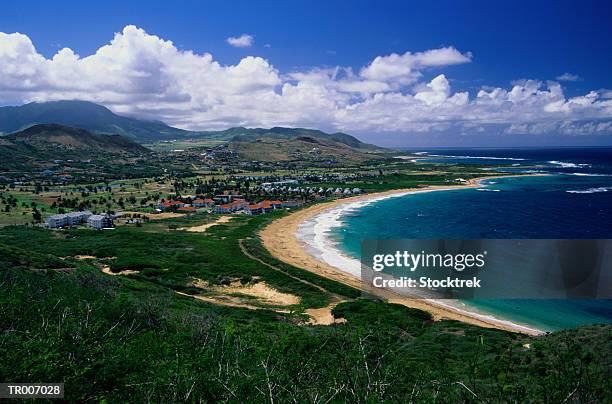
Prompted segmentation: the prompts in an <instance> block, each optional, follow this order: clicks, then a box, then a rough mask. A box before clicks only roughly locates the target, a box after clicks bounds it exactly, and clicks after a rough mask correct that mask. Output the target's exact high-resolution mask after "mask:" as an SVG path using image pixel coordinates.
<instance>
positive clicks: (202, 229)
mask: <svg viewBox="0 0 612 404" xmlns="http://www.w3.org/2000/svg"><path fill="white" fill-rule="evenodd" d="M233 218H234V216H221V217H220V218H219V219H217V220H215V221H214V222H210V223H206V224H202V225H200V226H194V227H181V228H180V229H178V230H185V231H191V232H195V233H204V232H205V231H206V230H208V229H210V228H211V227H213V226H216V225H218V224H223V223H227V222H229V221H230V220H232V219H233Z"/></svg>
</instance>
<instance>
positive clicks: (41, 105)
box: [0, 100, 382, 150]
mask: <svg viewBox="0 0 612 404" xmlns="http://www.w3.org/2000/svg"><path fill="white" fill-rule="evenodd" d="M38 124H59V125H63V126H68V127H75V128H81V129H85V130H88V131H89V132H92V133H102V134H119V135H122V136H125V137H129V138H131V139H133V140H135V141H137V142H139V143H141V144H147V143H155V142H159V141H169V140H185V139H210V140H218V141H223V142H231V141H232V140H236V141H243V142H244V141H245V140H256V139H258V138H261V137H267V138H281V139H294V138H300V137H310V138H314V139H325V140H331V141H334V142H338V143H341V144H344V145H346V146H349V147H351V148H355V149H360V150H375V149H377V150H382V149H381V148H379V147H377V146H373V145H369V144H367V143H364V142H361V141H360V140H359V139H357V138H355V137H354V136H351V135H348V134H346V133H342V132H335V133H326V132H323V131H321V130H317V129H306V128H288V127H280V126H276V127H272V128H245V127H233V128H228V129H225V130H219V131H188V130H184V129H179V128H174V127H172V126H169V125H167V124H165V123H164V122H161V121H146V120H141V119H137V118H131V117H126V116H122V115H118V114H115V113H114V112H112V111H111V110H110V109H108V108H107V107H105V106H102V105H99V104H96V103H93V102H90V101H80V100H61V101H48V102H32V103H28V104H24V105H21V106H6V107H0V135H2V134H4V135H7V134H10V133H14V132H18V131H22V130H24V129H27V128H28V127H30V126H34V125H38Z"/></svg>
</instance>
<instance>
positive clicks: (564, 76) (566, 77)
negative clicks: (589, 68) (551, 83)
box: [557, 73, 580, 81]
mask: <svg viewBox="0 0 612 404" xmlns="http://www.w3.org/2000/svg"><path fill="white" fill-rule="evenodd" d="M557 80H559V81H579V80H580V76H578V75H577V74H571V73H563V74H562V75H560V76H557Z"/></svg>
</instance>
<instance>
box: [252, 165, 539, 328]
mask: <svg viewBox="0 0 612 404" xmlns="http://www.w3.org/2000/svg"><path fill="white" fill-rule="evenodd" d="M502 177H512V176H491V177H481V178H478V179H473V180H470V181H468V183H467V184H465V185H448V186H447V185H444V186H429V187H424V188H416V189H414V188H411V189H397V190H391V191H386V192H377V193H372V194H364V195H358V196H353V197H349V198H344V199H337V200H334V201H331V202H327V203H321V204H317V205H313V206H310V207H308V208H305V209H302V210H299V211H297V212H294V213H292V214H290V215H288V216H285V217H282V218H280V219H277V220H275V221H273V222H272V223H271V224H270V225H268V226H267V227H266V228H264V229H263V230H262V231H261V232H260V233H259V235H260V237H261V240H262V242H263V244H264V246H265V247H266V249H267V250H268V251H269V252H270V254H272V256H274V257H275V258H277V259H279V260H281V261H283V262H286V263H288V264H290V265H293V266H296V267H298V268H302V269H305V270H308V271H311V272H314V273H316V274H318V275H320V276H324V277H326V278H329V279H333V280H336V281H338V282H342V283H344V284H346V285H349V286H352V287H354V288H356V289H359V290H364V287H365V285H364V284H363V283H362V282H361V279H359V278H358V277H356V276H354V275H351V274H349V273H347V272H343V271H342V270H340V269H338V268H336V267H333V266H331V265H329V264H327V263H325V262H323V261H320V260H318V259H317V258H316V257H314V256H313V255H311V254H309V253H308V252H307V251H306V248H305V245H304V243H303V242H301V241H300V240H299V239H298V238H297V233H298V228H299V226H300V225H301V224H302V223H303V222H305V221H307V220H309V219H310V218H312V217H313V216H316V215H318V214H320V213H322V212H324V211H326V210H328V209H332V208H335V207H337V206H339V205H341V204H345V203H350V202H357V201H363V200H367V199H372V198H376V199H378V198H380V197H384V196H389V195H396V194H409V193H414V192H419V191H442V190H449V189H463V188H478V187H480V186H482V185H481V182H482V181H484V180H487V179H492V178H502ZM368 293H372V294H375V295H377V296H380V297H382V298H385V299H387V300H388V301H389V302H390V303H396V304H401V305H404V306H407V307H412V308H416V309H421V310H424V311H427V312H429V313H431V314H432V316H433V318H434V320H440V319H451V320H458V321H462V322H465V323H469V324H474V325H478V326H481V327H489V328H498V329H502V330H507V331H513V332H520V333H524V334H530V335H540V334H542V331H540V330H537V329H533V328H529V327H525V326H521V325H518V324H514V323H512V322H509V321H505V320H503V319H495V318H492V317H490V316H485V315H483V314H480V313H472V312H470V311H467V310H463V309H461V308H458V307H453V306H452V305H449V304H448V303H444V302H442V301H432V300H423V299H410V298H407V297H405V296H402V295H399V294H397V293H394V292H393V291H389V290H382V289H371V290H368Z"/></svg>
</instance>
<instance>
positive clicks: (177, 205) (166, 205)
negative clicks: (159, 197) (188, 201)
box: [157, 201, 185, 212]
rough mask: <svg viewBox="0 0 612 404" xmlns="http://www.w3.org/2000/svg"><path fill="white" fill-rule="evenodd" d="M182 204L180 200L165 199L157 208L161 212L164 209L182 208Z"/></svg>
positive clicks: (183, 204)
mask: <svg viewBox="0 0 612 404" xmlns="http://www.w3.org/2000/svg"><path fill="white" fill-rule="evenodd" d="M183 206H185V203H184V202H181V201H167V202H162V203H160V204H159V205H157V208H158V209H159V210H161V211H162V212H163V211H166V210H172V209H178V208H182V207H183Z"/></svg>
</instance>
